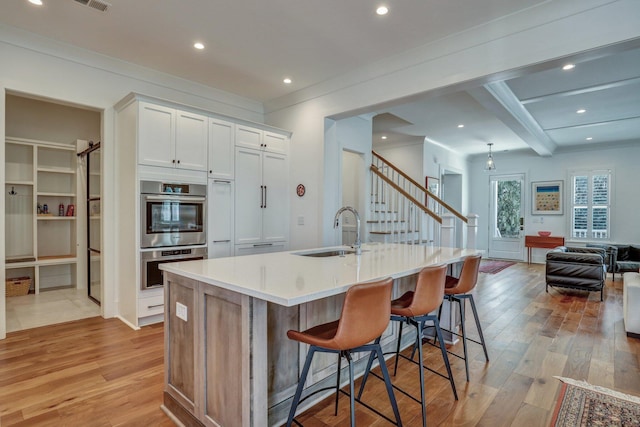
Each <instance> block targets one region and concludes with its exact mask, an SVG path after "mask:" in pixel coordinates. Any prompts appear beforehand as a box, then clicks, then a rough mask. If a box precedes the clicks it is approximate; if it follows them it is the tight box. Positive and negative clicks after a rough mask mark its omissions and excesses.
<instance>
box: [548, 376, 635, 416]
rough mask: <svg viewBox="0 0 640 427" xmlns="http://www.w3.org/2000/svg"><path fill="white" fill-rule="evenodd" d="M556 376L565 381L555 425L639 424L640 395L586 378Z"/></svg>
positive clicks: (555, 412)
mask: <svg viewBox="0 0 640 427" xmlns="http://www.w3.org/2000/svg"><path fill="white" fill-rule="evenodd" d="M555 378H557V379H559V380H560V381H562V383H563V384H562V388H561V390H560V394H559V396H558V402H557V403H556V409H555V411H554V413H553V419H552V420H551V424H550V425H551V426H552V427H569V426H570V427H574V426H576V427H577V426H580V427H591V426H624V427H631V426H636V427H637V426H640V397H636V396H631V395H628V394H624V393H620V392H617V391H614V390H609V389H608V388H604V387H600V386H597V385H591V384H589V383H587V382H585V381H577V380H573V379H571V378H563V377H555Z"/></svg>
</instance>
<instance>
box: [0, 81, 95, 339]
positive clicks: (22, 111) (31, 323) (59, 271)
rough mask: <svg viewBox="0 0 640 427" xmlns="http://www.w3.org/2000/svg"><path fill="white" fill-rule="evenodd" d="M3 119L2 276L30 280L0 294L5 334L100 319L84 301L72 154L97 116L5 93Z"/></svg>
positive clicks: (79, 190) (80, 195) (82, 189)
mask: <svg viewBox="0 0 640 427" xmlns="http://www.w3.org/2000/svg"><path fill="white" fill-rule="evenodd" d="M5 114H6V116H5V129H6V131H5V132H6V134H5V144H4V150H5V190H6V191H5V212H4V214H5V218H4V219H5V221H4V225H5V227H4V228H5V276H6V278H7V279H9V280H11V279H14V280H16V281H18V280H21V281H23V282H28V283H29V287H28V288H27V287H26V286H25V288H24V289H23V291H24V292H20V293H17V292H16V293H13V294H12V296H6V297H5V295H2V296H0V298H6V299H5V306H6V311H5V313H6V318H5V319H3V320H4V322H5V326H6V331H7V332H13V331H18V330H23V329H29V328H34V327H39V326H45V325H50V324H55V323H61V322H67V321H70V320H77V319H82V318H87V317H95V316H100V315H101V308H100V306H99V305H97V304H96V303H95V302H94V301H93V300H92V299H90V298H89V296H88V286H87V259H86V255H85V254H86V252H87V235H86V230H87V229H88V224H87V211H86V205H85V204H84V200H85V198H86V186H85V181H84V176H85V173H84V171H83V170H82V166H81V163H80V162H79V161H78V156H77V153H78V152H79V151H82V150H84V148H86V147H85V146H84V145H83V144H86V141H87V140H96V141H97V140H99V139H100V132H101V121H102V116H101V113H100V112H99V111H95V110H89V109H86V108H82V107H76V106H71V105H67V104H64V103H59V102H55V101H49V100H43V99H38V98H35V97H30V96H25V95H22V94H11V93H7V94H6V95H5ZM98 191H99V188H98Z"/></svg>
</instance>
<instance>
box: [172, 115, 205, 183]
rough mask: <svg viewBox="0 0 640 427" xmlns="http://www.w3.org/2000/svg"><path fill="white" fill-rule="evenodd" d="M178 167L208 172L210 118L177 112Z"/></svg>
mask: <svg viewBox="0 0 640 427" xmlns="http://www.w3.org/2000/svg"><path fill="white" fill-rule="evenodd" d="M176 121H177V123H176V157H175V159H176V167H177V168H180V169H191V170H197V171H206V170H207V140H208V136H207V135H208V129H207V126H208V122H209V120H208V118H207V117H206V116H201V115H200V114H193V113H188V112H185V111H180V110H177V116H176Z"/></svg>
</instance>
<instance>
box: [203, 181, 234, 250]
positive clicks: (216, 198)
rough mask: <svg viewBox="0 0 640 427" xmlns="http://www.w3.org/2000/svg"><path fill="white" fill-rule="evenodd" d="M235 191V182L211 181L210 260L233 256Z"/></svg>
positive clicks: (209, 196)
mask: <svg viewBox="0 0 640 427" xmlns="http://www.w3.org/2000/svg"><path fill="white" fill-rule="evenodd" d="M233 190H234V182H233V181H231V180H228V179H209V189H208V201H207V203H208V205H209V206H208V208H207V209H208V212H209V213H208V225H207V226H208V230H209V231H208V236H209V237H208V242H209V250H208V252H209V258H222V257H228V256H233V253H234V249H233V231H234V230H233V222H234V218H233V214H234V209H233V195H234V191H233Z"/></svg>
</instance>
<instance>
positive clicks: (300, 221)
mask: <svg viewBox="0 0 640 427" xmlns="http://www.w3.org/2000/svg"><path fill="white" fill-rule="evenodd" d="M298 225H304V217H303V216H299V217H298Z"/></svg>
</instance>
